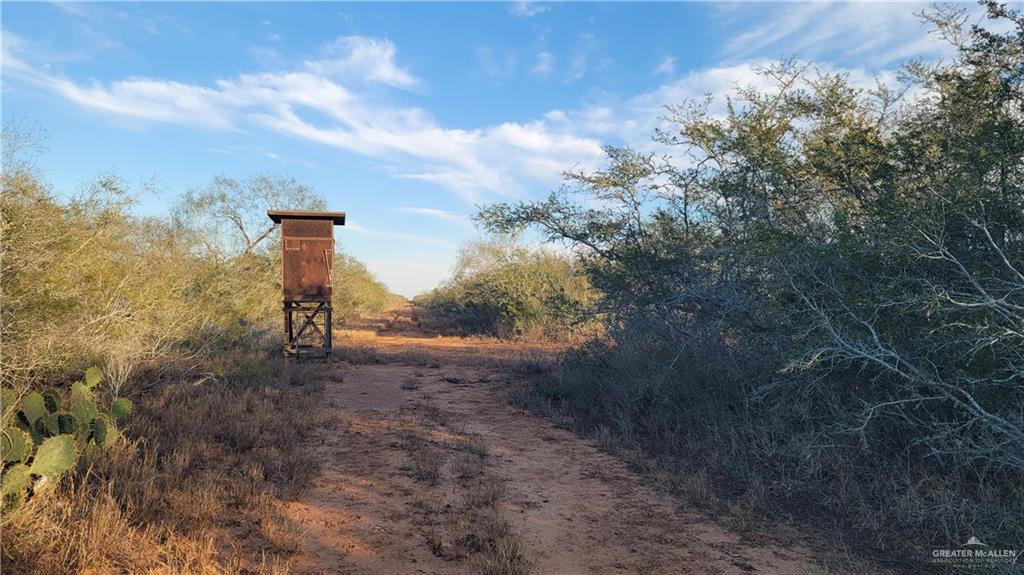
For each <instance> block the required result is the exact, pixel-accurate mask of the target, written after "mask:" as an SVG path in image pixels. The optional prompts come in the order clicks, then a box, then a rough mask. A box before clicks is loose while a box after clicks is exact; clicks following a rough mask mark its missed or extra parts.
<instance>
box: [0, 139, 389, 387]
mask: <svg viewBox="0 0 1024 575" xmlns="http://www.w3.org/2000/svg"><path fill="white" fill-rule="evenodd" d="M33 137H36V136H35V135H34V134H32V133H31V132H26V131H25V130H24V129H19V127H18V125H17V124H12V125H10V126H8V127H6V128H5V133H4V140H5V141H4V145H5V147H6V149H5V151H6V152H8V154H9V157H8V158H7V160H6V165H5V170H4V175H3V195H2V197H0V217H2V222H0V225H2V226H3V227H2V233H3V239H4V241H3V253H2V257H3V274H2V276H0V277H2V290H3V297H4V302H3V307H2V311H0V313H2V322H3V329H4V333H3V335H4V354H3V358H2V366H3V378H4V382H5V383H6V384H7V385H15V386H22V385H27V384H29V383H31V382H33V381H37V380H40V379H43V378H47V377H54V376H56V377H60V376H61V375H62V374H65V373H67V372H68V371H69V370H71V369H79V368H82V367H83V366H88V365H93V364H96V365H104V366H107V369H108V371H112V372H113V371H116V372H117V373H120V374H122V376H123V377H124V378H129V377H130V375H131V374H132V373H134V372H135V371H136V370H138V369H140V368H143V367H145V366H146V365H147V364H150V363H153V362H158V361H159V360H161V359H163V358H174V357H181V356H187V355H190V354H204V353H209V352H210V351H213V350H215V349H216V348H217V347H219V346H230V345H233V342H235V340H237V339H238V338H247V337H252V336H253V335H255V334H257V333H262V332H264V331H265V330H267V329H276V328H277V324H278V321H279V319H280V318H278V315H279V314H278V313H277V310H278V309H279V308H280V305H281V302H280V300H281V283H280V282H281V278H280V273H281V271H280V270H281V267H280V237H279V233H278V232H277V230H276V227H275V226H274V224H273V223H272V222H271V221H270V220H269V218H267V216H266V210H267V209H268V208H275V207H288V208H289V209H322V208H323V207H324V201H323V199H322V198H321V197H320V196H318V195H317V194H316V193H314V192H313V191H312V190H310V189H309V188H307V187H305V186H303V185H301V184H299V183H298V182H296V181H295V180H294V179H292V178H287V177H272V176H265V175H260V176H255V177H250V178H247V179H243V180H236V179H232V178H227V177H216V178H214V179H213V181H212V182H211V183H210V184H209V185H207V186H205V187H203V188H199V189H195V190H190V191H189V192H188V193H186V194H185V195H184V196H182V197H181V198H180V199H179V200H178V201H177V202H176V203H175V204H174V205H173V213H172V215H171V216H170V217H163V218H161V217H138V216H136V215H134V214H133V213H132V211H131V208H132V205H133V203H134V201H135V200H136V199H137V194H138V193H140V192H139V191H132V190H130V189H129V187H128V186H127V185H126V183H125V182H124V181H123V180H121V179H120V178H118V177H116V176H112V175H104V176H100V177H98V178H97V179H96V180H94V181H93V182H91V183H90V184H89V185H88V186H86V188H85V189H84V190H83V191H81V192H80V193H77V194H74V195H70V196H69V195H60V194H58V193H57V192H56V191H54V190H52V189H50V188H49V187H48V186H47V185H46V184H44V183H43V182H42V180H41V179H40V178H39V177H38V175H37V173H36V171H35V170H34V169H33V168H32V165H31V164H29V163H26V162H25V161H24V160H23V159H20V156H19V155H17V154H18V153H19V150H18V147H19V146H22V145H23V144H24V143H28V142H30V141H31V140H32V138H33ZM26 151H27V150H23V151H22V152H21V155H24V153H25V152H26ZM144 191H145V190H143V191H142V192H144ZM334 276H335V278H334V285H335V287H334V294H335V295H334V300H335V301H334V304H335V306H336V309H337V314H338V315H339V316H341V317H345V316H346V315H351V314H358V313H363V312H369V311H379V310H381V309H383V308H384V307H385V305H386V304H387V303H388V300H389V293H388V291H387V289H386V288H385V287H384V285H383V284H381V282H380V281H378V280H377V279H376V278H375V277H373V275H372V274H370V273H369V271H367V269H366V267H365V266H364V265H363V264H362V263H361V262H359V261H358V260H356V259H355V258H353V257H351V256H349V255H347V254H344V253H342V252H339V253H338V254H337V257H336V264H335V267H334Z"/></svg>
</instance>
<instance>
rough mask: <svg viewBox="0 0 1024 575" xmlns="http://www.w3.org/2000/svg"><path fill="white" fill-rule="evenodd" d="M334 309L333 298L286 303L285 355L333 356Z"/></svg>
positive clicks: (292, 356) (301, 356) (298, 356)
mask: <svg viewBox="0 0 1024 575" xmlns="http://www.w3.org/2000/svg"><path fill="white" fill-rule="evenodd" d="M332 311H333V310H332V308H331V301H330V300H329V299H322V300H302V301H286V302H284V332H285V335H284V338H285V339H284V355H285V357H289V358H296V359H300V360H301V359H306V358H326V357H329V356H330V355H331V326H332V325H333V324H332V323H331V312H332ZM296 324H298V328H297V329H296Z"/></svg>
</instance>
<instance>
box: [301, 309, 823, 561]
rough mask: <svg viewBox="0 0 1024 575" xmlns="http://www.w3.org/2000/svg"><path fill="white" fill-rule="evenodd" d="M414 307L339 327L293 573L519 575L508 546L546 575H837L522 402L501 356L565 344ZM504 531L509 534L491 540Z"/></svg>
mask: <svg viewBox="0 0 1024 575" xmlns="http://www.w3.org/2000/svg"><path fill="white" fill-rule="evenodd" d="M409 313H410V312H408V311H405V312H402V313H401V314H398V315H396V316H394V317H392V318H390V319H384V320H381V321H378V322H366V323H364V324H362V325H356V326H350V329H347V330H338V332H337V335H336V346H338V347H342V348H343V350H342V352H341V353H339V354H338V355H339V356H342V357H348V358H349V359H351V360H352V361H354V362H355V363H352V362H350V361H346V360H343V359H336V360H334V361H333V362H332V363H331V364H330V365H329V366H328V369H327V370H326V371H325V375H324V377H325V379H326V381H325V383H326V392H325V393H326V396H327V401H326V402H325V404H324V407H323V410H324V413H322V414H320V418H321V419H322V420H323V421H324V426H323V430H322V436H321V438H320V439H321V443H320V446H319V448H318V449H319V454H320V463H321V472H320V474H319V476H318V478H317V479H316V481H315V483H314V485H313V487H312V488H311V489H310V490H308V491H306V492H305V493H304V494H303V495H302V496H300V498H299V499H298V500H297V501H293V502H291V503H289V504H288V505H287V508H286V513H287V516H288V517H289V519H290V520H291V521H292V523H293V525H294V527H295V529H297V530H299V531H300V532H301V534H302V535H301V537H300V540H301V548H300V550H299V552H298V554H297V555H296V557H295V558H294V562H293V564H292V571H293V572H294V573H317V574H321V573H322V574H327V573H387V574H391V573H476V572H484V571H486V570H487V568H488V567H485V565H490V567H489V568H490V569H492V570H493V572H516V571H515V570H513V569H511V568H509V566H508V565H513V566H516V565H518V566H520V567H521V566H522V565H523V563H524V561H519V562H515V561H512V562H510V563H509V562H508V558H507V555H509V553H510V552H509V549H512V550H513V551H514V552H517V553H519V555H520V557H519V559H522V560H525V563H526V564H528V569H529V572H531V573H540V574H548V573H554V574H572V573H598V574H603V573H673V574H675V573H695V574H696V573H701V574H703V573H707V574H718V573H721V574H730V573H737V574H738V573H787V574H789V573H793V574H812V573H814V574H818V573H826V572H827V570H826V569H824V568H822V567H821V565H820V563H819V562H818V561H816V560H815V554H814V553H812V552H811V551H809V550H808V549H806V548H802V547H799V546H794V545H792V544H784V543H782V542H779V541H778V540H777V539H775V538H774V537H773V535H772V534H770V533H752V532H749V531H746V532H743V533H737V532H734V531H732V530H730V529H729V528H727V527H726V526H725V524H726V523H727V522H725V521H721V520H720V519H714V518H709V517H708V516H706V515H704V514H702V513H700V512H698V511H697V510H691V509H685V508H683V507H681V504H680V503H679V502H678V501H676V500H674V499H673V498H671V497H669V496H667V495H664V494H661V493H658V492H656V491H654V490H653V489H651V488H650V487H648V486H647V485H646V484H645V481H644V479H643V478H642V477H638V476H637V475H636V474H634V473H632V472H631V471H630V470H629V469H628V468H627V467H626V466H625V465H624V464H623V463H622V462H620V461H618V460H617V459H615V458H614V457H612V456H610V455H608V454H606V453H603V452H601V451H599V450H598V449H597V448H596V447H595V446H594V445H593V444H592V443H590V442H588V441H586V440H583V439H581V438H579V437H578V436H576V435H575V434H573V433H571V432H569V431H566V430H563V429H559V428H556V427H554V426H553V425H552V424H551V423H550V422H549V421H547V420H545V419H542V418H539V417H536V416H533V415H531V414H528V413H525V412H523V411H522V410H519V409H517V408H515V407H513V406H511V405H510V404H509V402H508V400H507V397H508V394H509V392H510V391H511V390H512V389H514V387H515V386H516V385H517V382H516V377H515V376H514V375H513V373H512V372H511V371H510V370H509V369H508V368H507V363H503V362H507V360H509V359H515V358H516V357H520V356H529V355H537V354H541V355H543V354H553V353H556V352H557V351H558V350H557V348H556V347H554V346H532V347H531V346H524V345H514V344H509V343H502V342H493V341H487V340H475V339H461V338H442V337H435V336H433V335H432V334H430V333H426V332H423V331H420V330H419V329H418V328H417V327H416V325H415V321H414V318H413V317H412V316H411V315H409ZM352 350H355V351H354V352H352ZM349 352H352V353H349ZM378 362H379V363H378ZM474 446H475V447H474ZM484 452H485V453H484ZM477 456H479V462H480V463H481V465H479V468H473V469H471V470H470V471H469V472H466V471H465V470H462V471H460V470H461V469H462V468H461V467H459V465H460V464H463V465H469V466H470V467H473V466H475V465H477V463H475V462H476V460H475V459H474V457H477ZM417 462H418V463H417ZM435 464H436V467H437V476H436V477H432V476H431V477H428V478H424V474H427V475H429V473H428V472H429V471H430V470H429V469H427V471H424V468H425V467H426V468H431V467H432V466H433V465H435ZM481 494H483V495H481ZM481 500H482V502H481ZM481 522H486V523H487V525H483V526H481V525H477V523H481ZM496 524H501V525H506V526H509V527H510V529H505V530H500V529H499V530H498V531H500V532H501V533H500V535H499V536H497V537H495V538H494V539H487V537H488V536H482V535H479V534H480V533H491V532H493V531H494V529H491V531H487V529H488V525H490V526H492V527H493V525H496ZM473 534H475V535H473ZM471 535H472V536H471ZM481 539H487V542H486V543H485V544H481V543H480V540H481ZM498 540H500V541H498ZM467 541H468V542H469V543H467ZM495 541H498V543H500V545H496V544H495ZM467 548H468V549H469V550H468V551H467V550H466V549H467ZM513 554H514V553H513ZM484 556H486V557H484ZM481 557H484V559H486V558H490V559H491V560H492V561H491V563H486V562H485V561H481ZM506 563H508V564H506ZM495 565H498V566H499V567H495Z"/></svg>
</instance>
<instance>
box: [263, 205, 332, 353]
mask: <svg viewBox="0 0 1024 575" xmlns="http://www.w3.org/2000/svg"><path fill="white" fill-rule="evenodd" d="M267 215H268V216H270V219H271V220H273V221H274V223H276V224H280V225H281V287H282V294H283V296H284V297H283V299H284V331H285V338H284V341H285V344H284V354H285V356H287V357H296V358H304V357H327V356H328V355H330V353H331V325H332V324H331V312H332V311H333V310H332V308H331V271H332V270H333V268H334V226H343V225H345V212H300V211H286V210H269V211H267Z"/></svg>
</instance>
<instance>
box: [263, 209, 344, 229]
mask: <svg viewBox="0 0 1024 575" xmlns="http://www.w3.org/2000/svg"><path fill="white" fill-rule="evenodd" d="M267 215H268V216H270V219H272V220H274V223H275V224H279V223H281V220H282V219H294V220H331V221H332V222H334V225H336V226H343V225H345V212H305V211H301V210H267Z"/></svg>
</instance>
